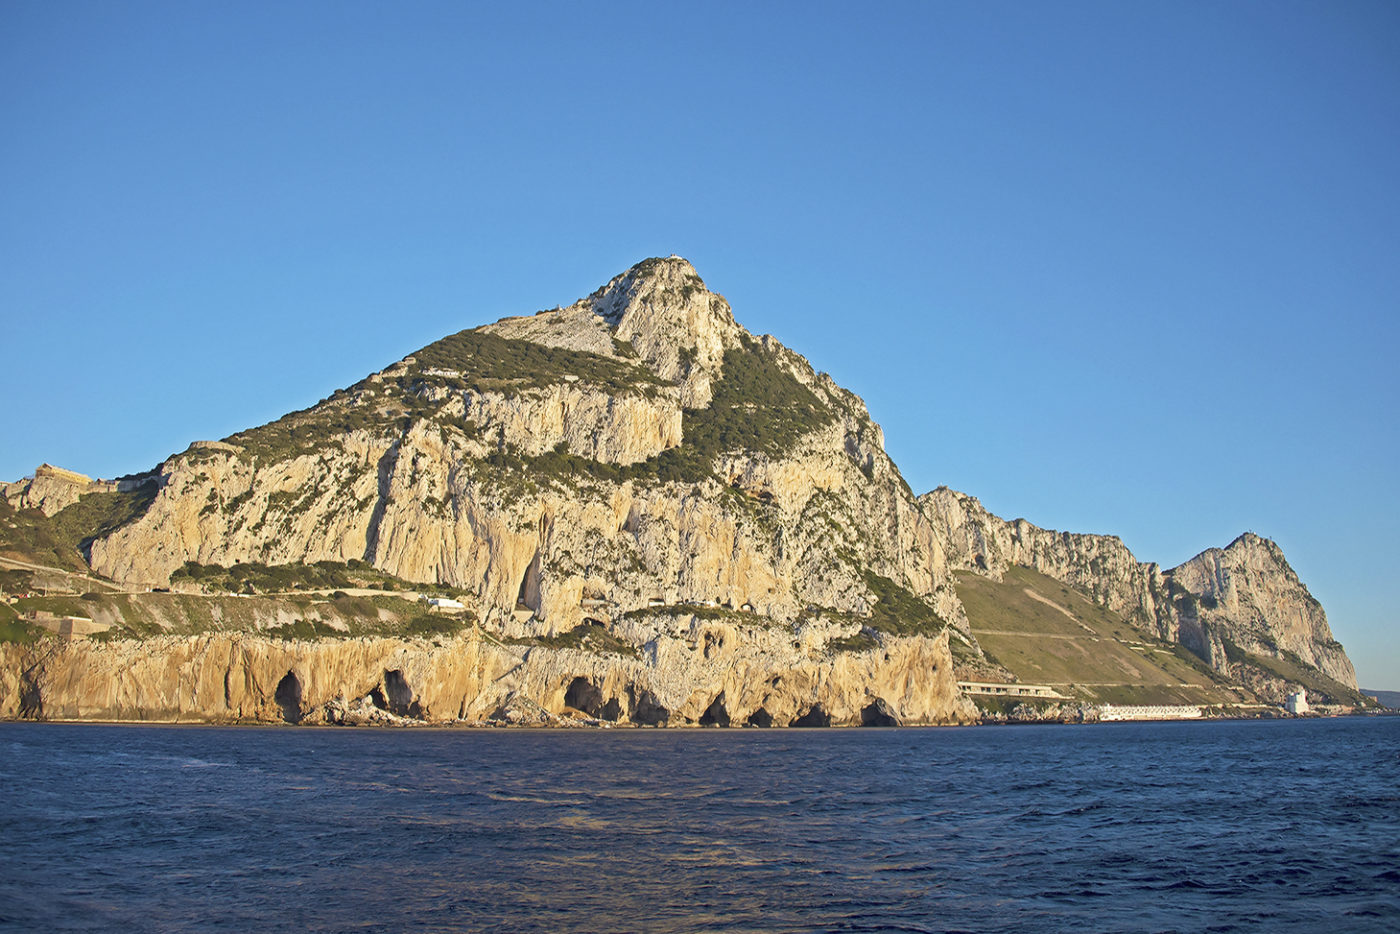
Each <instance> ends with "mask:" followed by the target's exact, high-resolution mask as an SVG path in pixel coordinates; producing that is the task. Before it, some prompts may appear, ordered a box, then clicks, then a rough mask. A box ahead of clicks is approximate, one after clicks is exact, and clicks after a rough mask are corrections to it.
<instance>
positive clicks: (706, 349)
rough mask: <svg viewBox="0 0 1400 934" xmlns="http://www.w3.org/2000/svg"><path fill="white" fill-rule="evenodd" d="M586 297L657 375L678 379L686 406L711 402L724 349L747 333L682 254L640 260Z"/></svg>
mask: <svg viewBox="0 0 1400 934" xmlns="http://www.w3.org/2000/svg"><path fill="white" fill-rule="evenodd" d="M584 302H586V303H587V304H588V305H589V307H590V308H591V310H592V312H593V313H594V314H595V315H597V316H598V317H599V318H601V319H602V320H603V321H604V322H606V323H607V325H608V326H609V327H610V328H612V330H613V336H614V337H616V338H617V340H619V341H622V342H624V343H625V344H627V345H629V346H631V347H632V348H633V349H634V350H636V352H637V355H638V356H639V357H640V358H641V359H642V360H644V361H646V363H647V365H648V366H649V367H650V368H651V369H652V370H653V371H654V372H655V373H656V374H657V375H658V376H660V377H661V378H662V379H666V380H672V381H675V382H677V383H679V384H680V386H681V396H682V404H683V405H685V406H686V407H687V408H699V407H703V406H705V405H707V404H708V403H709V401H710V392H711V389H710V386H711V383H712V381H713V380H714V379H715V378H717V377H718V374H719V372H720V369H721V368H722V366H723V364H724V351H725V350H726V349H727V348H729V347H734V346H736V345H737V344H738V343H739V341H740V339H741V337H743V336H744V335H745V334H746V333H747V332H745V331H744V329H743V328H742V327H740V326H739V324H738V322H736V321H735V320H734V313H733V312H732V311H731V310H730V308H729V303H728V302H727V301H725V300H724V296H722V295H718V294H716V293H714V292H711V291H710V290H709V289H708V288H706V287H705V282H704V280H703V279H701V278H700V274H699V273H697V272H696V271H695V267H694V266H692V265H691V264H690V262H689V261H688V260H685V259H682V258H681V257H679V256H669V257H666V258H661V257H652V258H651V259H645V260H642V261H641V262H640V263H637V264H636V265H635V266H633V267H631V268H630V269H628V270H627V271H626V272H624V273H622V274H620V275H618V276H615V277H613V279H612V280H610V281H609V282H608V284H607V285H605V286H603V287H602V288H601V289H599V290H598V291H597V292H595V293H593V295H591V296H589V297H588V298H587V299H585V300H584Z"/></svg>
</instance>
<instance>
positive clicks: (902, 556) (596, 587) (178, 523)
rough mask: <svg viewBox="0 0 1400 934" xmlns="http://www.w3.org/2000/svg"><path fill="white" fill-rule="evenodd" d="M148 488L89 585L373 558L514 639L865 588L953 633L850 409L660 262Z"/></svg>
mask: <svg viewBox="0 0 1400 934" xmlns="http://www.w3.org/2000/svg"><path fill="white" fill-rule="evenodd" d="M158 484H159V492H158V493H157V494H156V496H155V500H154V502H153V503H152V504H151V505H150V506H149V508H147V509H146V511H145V513H144V514H143V515H141V516H140V517H139V518H138V519H136V520H135V521H133V522H130V523H128V524H127V525H125V526H124V527H122V528H120V529H118V530H116V531H115V532H112V533H111V534H108V535H105V536H103V537H99V538H97V539H96V540H95V541H93V542H91V544H90V546H89V554H90V560H91V564H92V567H93V568H94V569H95V570H96V571H98V572H99V573H102V574H104V575H107V576H109V577H111V578H113V579H115V580H117V581H124V582H134V583H144V584H156V585H163V584H164V583H165V582H167V581H168V580H169V578H170V576H171V574H172V573H174V572H175V571H176V570H178V569H179V568H180V567H181V566H182V565H184V564H185V563H186V562H190V561H193V562H199V563H201V564H219V565H225V566H229V565H233V564H235V563H247V562H263V563H268V564H282V563H290V562H307V563H310V562H315V561H321V560H338V561H344V560H349V559H357V560H365V561H368V562H370V563H372V564H373V565H374V566H375V567H377V568H380V569H382V570H384V571H386V572H388V573H391V574H394V575H396V576H398V577H400V578H403V579H406V580H413V581H423V582H439V583H444V584H450V585H453V586H457V587H462V588H466V589H468V590H470V591H471V592H472V593H473V594H474V595H475V597H476V605H475V608H476V609H477V610H478V611H479V613H480V615H481V618H482V619H483V620H484V621H485V622H486V623H487V624H488V625H489V626H491V627H493V628H496V629H498V630H500V631H503V632H506V633H509V634H513V635H532V634H536V635H537V634H546V635H547V634H552V633H557V632H560V631H564V630H568V629H572V628H573V627H575V626H577V625H579V624H580V623H581V622H583V621H584V620H585V619H601V620H604V621H611V620H613V619H615V618H617V617H619V616H621V615H622V614H625V613H628V612H632V611H635V610H638V609H641V608H645V607H648V606H652V605H657V604H664V605H679V604H696V605H716V606H726V607H731V608H735V609H737V608H740V607H748V608H749V610H750V611H751V612H752V613H754V614H755V615H756V616H760V617H764V618H766V619H771V620H778V621H781V622H783V623H785V624H789V625H790V624H793V623H794V622H795V621H796V620H797V619H798V617H799V616H800V615H802V614H803V613H804V612H806V611H807V610H808V609H809V608H824V609H826V610H830V611H832V612H836V613H844V614H851V615H854V616H857V617H859V616H865V615H868V614H869V613H870V611H871V607H872V606H873V605H874V604H875V603H876V602H878V599H879V598H878V597H877V595H876V593H875V592H874V590H872V587H871V585H870V580H869V577H868V575H869V574H871V573H875V574H878V575H880V576H882V577H883V578H886V579H888V580H890V581H892V582H894V583H895V585H897V586H898V587H899V588H902V589H903V590H905V591H908V592H910V593H912V594H913V595H915V596H916V597H917V598H919V599H921V600H923V601H925V602H926V604H927V606H928V608H929V609H928V613H927V616H928V626H927V627H926V628H927V630H928V632H929V633H930V634H933V633H936V632H937V631H938V630H939V628H940V627H941V626H942V625H943V621H947V622H952V623H954V624H957V623H958V622H959V621H960V619H961V610H960V607H959V605H958V603H957V600H956V597H955V596H954V594H953V590H952V587H951V585H950V581H949V579H948V576H947V568H946V563H945V561H944V558H943V555H942V552H941V550H940V547H939V544H938V542H937V541H936V540H935V538H934V536H933V534H932V528H931V527H930V526H929V524H928V523H927V522H926V521H924V518H923V516H922V513H921V512H920V509H919V506H918V503H917V502H916V500H915V499H914V497H913V496H912V494H910V492H909V490H908V488H907V486H906V485H905V484H904V483H903V481H902V479H901V478H900V477H899V474H898V470H897V469H896V468H895V467H894V465H893V464H892V463H891V462H890V460H889V458H888V457H887V456H886V455H885V452H884V449H883V443H882V437H881V434H880V431H879V428H878V427H877V426H876V425H874V423H873V422H871V420H870V417H869V414H868V413H867V411H866V409H865V406H864V404H863V403H861V401H860V400H859V399H858V398H857V397H856V396H854V395H852V394H851V393H849V392H847V391H845V390H843V389H841V388H840V387H839V386H837V385H836V384H835V383H833V382H832V381H831V380H830V378H829V377H827V376H825V374H818V373H816V372H814V371H813V370H812V368H811V366H810V365H809V364H808V363H807V361H806V360H804V359H803V358H802V357H800V356H799V355H797V354H795V353H793V352H792V351H790V350H788V349H786V348H784V347H783V346H782V345H781V344H779V343H778V342H777V341H776V340H774V339H772V338H771V337H762V338H755V337H754V336H753V335H751V334H749V333H748V332H747V331H746V330H744V328H743V327H741V326H740V325H739V324H738V323H737V322H736V321H735V320H734V316H733V314H732V313H731V311H730V309H729V305H728V303H727V302H726V301H725V300H724V299H723V297H721V296H719V295H716V294H715V293H713V292H710V291H709V290H708V289H707V288H706V287H705V285H704V283H703V281H702V280H701V279H700V277H699V276H698V275H697V274H696V272H695V270H694V268H693V267H691V265H690V264H689V263H688V262H686V261H685V260H682V259H679V258H675V257H672V258H670V259H656V260H648V261H646V262H644V263H641V264H638V265H637V266H635V267H633V268H632V269H631V270H628V271H627V272H626V273H624V274H622V275H620V276H618V277H616V278H614V279H613V280H612V281H610V282H609V283H608V284H606V285H605V286H603V287H602V288H600V289H599V290H598V291H597V292H595V293H594V294H593V295H591V296H589V297H588V298H585V299H581V300H580V301H578V302H575V303H574V304H572V305H570V306H568V307H567V308H557V309H554V310H551V311H544V312H540V313H539V314H536V315H533V316H530V317H526V318H508V319H505V320H503V321H501V322H498V323H496V324H494V325H489V326H486V327H483V328H478V329H476V330H473V331H464V332H461V333H459V334H456V335H452V336H450V337H448V338H444V339H443V340H442V341H439V342H437V343H435V344H433V345H430V346H429V347H426V348H423V349H422V350H421V351H418V352H416V353H414V354H412V355H410V356H409V357H406V358H404V359H403V360H401V361H399V362H397V363H395V364H392V365H391V366H389V367H387V368H385V369H384V370H382V371H380V372H379V373H376V374H373V375H371V376H370V377H368V378H367V379H365V380H363V381H361V382H360V383H357V384H356V385H355V386H352V387H350V388H349V389H346V390H342V391H340V392H337V393H336V394H335V395H333V396H332V397H330V398H329V399H326V400H324V401H323V402H321V403H320V404H318V405H317V406H314V407H312V408H311V409H308V410H305V411H303V412H297V413H293V414H291V415H289V416H287V417H286V418H284V419H281V420H280V421H278V422H275V423H272V424H271V425H267V426H263V427H261V428H257V429H253V430H250V431H247V432H241V433H239V434H237V435H234V436H232V437H231V438H228V439H226V440H225V441H224V442H220V443H211V442H204V443H200V444H198V445H195V446H192V447H191V449H190V450H188V451H186V452H184V453H183V454H180V455H176V456H174V457H171V458H170V459H169V460H167V461H166V462H165V463H164V464H162V465H161V467H160V469H159V476H158Z"/></svg>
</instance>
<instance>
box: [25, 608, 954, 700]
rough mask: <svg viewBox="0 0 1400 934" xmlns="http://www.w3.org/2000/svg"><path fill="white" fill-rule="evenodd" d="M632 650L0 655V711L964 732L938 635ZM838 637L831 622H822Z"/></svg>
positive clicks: (200, 644)
mask: <svg viewBox="0 0 1400 934" xmlns="http://www.w3.org/2000/svg"><path fill="white" fill-rule="evenodd" d="M630 625H631V626H632V627H633V628H634V629H638V630H644V631H645V634H646V641H645V642H644V647H643V649H642V651H640V652H638V653H636V654H635V655H630V654H616V653H606V652H597V651H589V650H586V648H547V647H541V646H521V645H512V644H509V643H505V642H501V641H499V640H496V639H494V638H491V637H487V636H484V635H483V634H481V633H480V632H468V633H464V634H462V635H460V636H458V637H456V638H445V639H438V640H436V641H424V640H405V639H382V638H380V639H332V640H321V641H315V642H294V641H282V640H278V639H271V638H268V637H266V636H262V635H257V634H244V633H215V634H209V635H203V636H190V637H183V638H179V637H163V638H156V639H147V640H143V641H118V642H111V643H106V644H102V643H93V642H85V641H79V642H59V641H53V640H46V641H44V642H41V643H39V644H38V645H37V646H32V647H21V646H17V645H0V717H11V718H13V717H19V716H23V717H31V718H42V719H60V720H61V719H101V720H166V721H212V722H289V723H355V722H404V721H405V720H412V721H418V722H428V723H450V722H459V721H468V722H484V721H491V720H494V721H501V722H509V723H523V724H547V723H558V722H567V721H569V720H575V721H577V720H584V719H591V720H594V721H599V722H615V723H634V724H639V725H650V726H660V725H685V724H691V725H716V726H731V725H732V726H742V725H752V726H807V725H811V726H828V725H894V724H916V723H963V722H970V721H972V720H973V719H974V717H975V711H974V709H973V707H972V706H971V704H970V703H969V702H968V701H967V700H966V698H964V697H963V696H962V695H961V694H960V693H959V691H958V688H957V684H956V683H955V682H954V681H953V676H952V663H951V659H950V657H949V654H948V645H947V637H946V635H945V636H942V637H939V638H936V639H924V638H890V639H888V640H886V641H885V644H884V645H882V646H879V647H877V648H875V649H872V650H868V651H865V652H845V651H832V650H830V648H829V645H828V643H829V636H830V634H831V632H832V631H835V630H834V629H833V627H831V626H828V625H824V624H816V625H809V626H807V627H804V628H803V629H802V631H800V632H799V633H798V635H797V637H796V638H794V636H793V634H792V633H791V632H778V631H776V630H765V629H759V630H756V631H755V630H751V629H749V628H745V627H736V626H735V625H733V624H730V623H725V622H714V621H704V620H700V619H698V618H694V617H689V618H678V617H653V618H646V619H639V620H634V621H632V623H631V624H630ZM835 628H836V629H839V627H835Z"/></svg>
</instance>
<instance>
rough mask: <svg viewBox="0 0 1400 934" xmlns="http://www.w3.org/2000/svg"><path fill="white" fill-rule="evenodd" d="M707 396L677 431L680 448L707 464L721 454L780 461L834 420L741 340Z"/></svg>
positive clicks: (756, 347)
mask: <svg viewBox="0 0 1400 934" xmlns="http://www.w3.org/2000/svg"><path fill="white" fill-rule="evenodd" d="M713 393H714V395H713V398H712V399H711V401H710V404H709V406H707V407H706V408H704V409H697V410H694V411H687V412H686V413H685V416H684V419H685V421H684V426H683V429H682V434H683V436H684V438H685V443H686V445H687V446H689V447H691V448H692V449H693V450H694V452H695V454H696V455H697V456H698V457H699V458H701V459H703V460H704V461H705V462H707V463H708V462H709V461H711V460H713V458H714V456H715V455H716V454H721V453H723V452H725V451H737V450H747V451H758V452H761V453H764V454H768V455H772V456H782V455H784V454H786V453H787V452H789V451H791V450H792V448H793V446H794V445H795V444H796V443H797V441H798V439H800V438H801V437H802V436H803V435H805V434H807V433H808V432H810V431H814V430H815V429H817V428H821V427H822V426H823V425H826V424H828V423H829V422H830V421H831V419H832V417H833V414H834V413H833V412H832V410H831V407H830V406H829V405H828V404H827V403H826V402H824V401H823V400H821V399H820V398H818V397H817V395H816V393H814V392H812V390H810V389H808V388H807V387H806V386H804V385H802V383H800V382H798V380H797V378H796V377H794V376H793V375H792V374H791V373H789V372H788V371H787V370H786V369H785V368H783V367H782V366H781V365H780V364H779V363H778V360H777V357H776V356H775V355H774V354H772V353H770V352H769V351H767V350H765V349H764V348H763V346H762V345H761V344H759V343H758V342H757V341H754V340H750V339H749V338H747V337H745V338H744V339H743V344H742V346H741V347H738V348H731V349H729V350H727V351H725V353H724V373H723V377H722V378H721V379H720V380H719V381H718V382H716V383H715V384H714V387H713Z"/></svg>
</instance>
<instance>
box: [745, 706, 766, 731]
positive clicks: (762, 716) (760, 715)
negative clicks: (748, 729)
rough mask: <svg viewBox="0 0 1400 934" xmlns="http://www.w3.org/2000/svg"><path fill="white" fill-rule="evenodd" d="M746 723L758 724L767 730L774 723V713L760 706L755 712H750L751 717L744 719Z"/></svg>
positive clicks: (746, 724)
mask: <svg viewBox="0 0 1400 934" xmlns="http://www.w3.org/2000/svg"><path fill="white" fill-rule="evenodd" d="M744 725H745V726H756V727H760V728H762V729H765V730H766V729H768V728H769V727H770V726H772V725H773V715H772V714H770V713H769V712H768V711H767V710H765V709H763V708H762V707H760V708H758V709H757V710H755V711H754V712H753V713H751V714H749V718H748V719H747V720H745V721H744Z"/></svg>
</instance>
